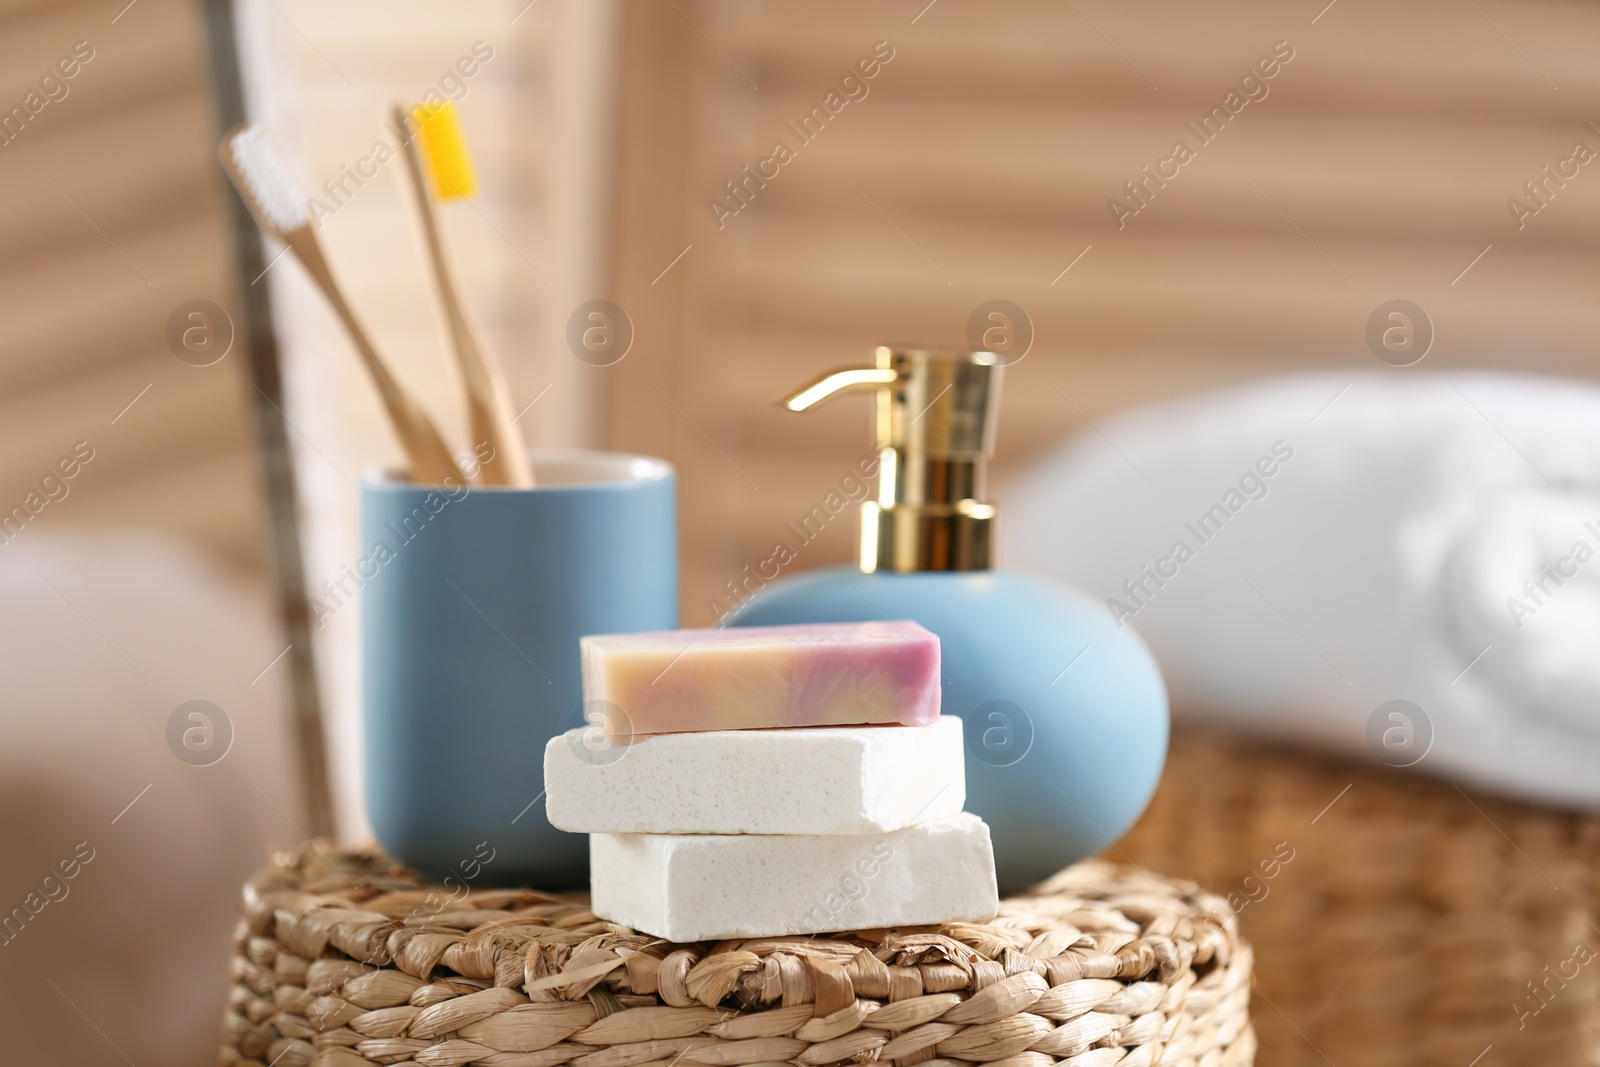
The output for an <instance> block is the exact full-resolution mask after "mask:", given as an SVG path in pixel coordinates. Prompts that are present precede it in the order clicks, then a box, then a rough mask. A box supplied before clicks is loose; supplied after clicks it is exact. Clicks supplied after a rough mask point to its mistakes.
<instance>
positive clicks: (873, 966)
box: [222, 844, 1255, 1067]
mask: <svg viewBox="0 0 1600 1067" xmlns="http://www.w3.org/2000/svg"><path fill="white" fill-rule="evenodd" d="M447 881H448V880H447ZM244 912H245V917H244V919H243V921H242V922H241V923H240V924H239V928H238V931H237V934H236V937H235V958H234V961H233V967H232V974H231V980H232V983H233V989H232V996H231V999H230V1005H229V1010H228V1015H227V1021H226V1024H225V1031H224V1047H223V1051H222V1062H223V1063H225V1064H246V1065H254V1064H261V1065H262V1067H265V1065H267V1064H276V1065H277V1067H301V1065H306V1064H312V1065H315V1067H361V1065H365V1064H395V1063H400V1064H405V1063H416V1064H419V1065H423V1067H454V1065H459V1064H484V1065H488V1067H562V1065H565V1064H570V1065H571V1067H641V1065H645V1064H661V1065H662V1067H666V1065H667V1064H678V1063H681V1064H684V1065H687V1067H715V1065H724V1067H741V1065H748V1064H765V1063H780V1062H792V1063H798V1064H802V1065H808V1067H824V1065H828V1064H834V1063H845V1062H852V1063H867V1062H874V1061H884V1062H889V1061H893V1062H894V1063H896V1064H902V1065H907V1067H909V1065H912V1064H933V1065H934V1067H944V1065H945V1064H949V1067H964V1065H968V1064H974V1063H1003V1064H1005V1065H1006V1067H1048V1065H1050V1064H1054V1063H1066V1064H1071V1065H1073V1067H1112V1065H1120V1067H1152V1065H1155V1064H1198V1063H1200V1062H1201V1061H1202V1060H1204V1062H1205V1064H1206V1065H1207V1067H1211V1065H1217V1067H1234V1065H1245V1064H1249V1063H1251V1062H1252V1061H1253V1057H1254V1051H1255V1039H1254V1035H1253V1033H1252V1032H1251V1030H1250V1024H1249V1017H1248V1001H1249V993H1250V950H1249V948H1248V946H1247V945H1245V944H1244V943H1243V942H1242V941H1241V940H1240V939H1239V935H1238V929H1237V926H1236V924H1235V920H1234V916H1233V913H1232V911H1231V909H1230V908H1229V907H1228V905H1227V904H1226V902H1225V901H1223V900H1222V899H1221V898H1220V897H1217V896H1213V895H1211V894H1207V893H1204V892H1201V891H1200V890H1199V889H1198V887H1196V886H1194V885H1193V884H1191V883H1187V882H1181V881H1173V880H1169V879H1165V878H1161V877H1159V876H1156V875H1153V874H1149V873H1147V872H1143V871H1136V870H1133V869H1130V868H1125V867H1120V866H1113V865H1110V864H1104V863H1098V862H1091V863H1083V864H1079V865H1077V866H1074V867H1070V868H1068V869H1067V870H1065V871H1063V872H1062V873H1061V874H1059V875H1057V876H1056V877H1055V878H1053V879H1051V880H1050V881H1049V882H1047V883H1045V884H1044V885H1042V886H1040V887H1038V888H1037V889H1036V890H1034V891H1033V892H1031V893H1029V894H1026V895H1023V896H1019V897H1014V898H1011V899H1009V900H1006V901H1005V902H1004V903H1003V904H1002V905H1001V910H1000V914H999V916H998V917H996V918H995V919H993V920H991V921H989V922H985V923H952V924H947V925H943V926H926V927H914V928H899V929H892V930H859V931H854V932H851V933H847V934H831V935H823V936H816V937H771V938H759V939H749V940H733V941H724V942H720V943H701V944H693V945H677V944H672V943H669V942H665V941H662V940H660V939H658V938H653V937H646V936H644V935H641V934H638V933H635V932H634V931H632V930H630V929H628V928H626V927H622V926H617V925H615V924H613V923H609V922H605V921H602V920H600V919H597V918H596V917H595V916H594V914H593V913H592V912H590V911H589V909H588V905H587V902H586V900H585V898H584V897H583V896H581V895H555V894H549V893H541V892H536V891H534V890H528V889H473V888H470V887H469V886H468V885H467V884H464V883H463V884H458V885H452V886H448V887H447V886H439V885H429V884H427V883H425V882H423V881H422V880H420V879H419V878H418V877H417V876H416V875H415V874H413V873H412V872H410V871H408V870H406V869H405V868H403V867H400V866H398V865H396V864H395V863H393V862H392V861H391V860H389V859H387V858H386V857H384V856H382V855H380V854H378V853H376V852H372V851H357V852H348V851H336V850H334V849H333V847H332V846H330V845H325V844H319V845H317V846H313V847H308V848H305V849H302V850H300V851H298V852H293V853H284V854H282V855H279V856H276V857H274V860H273V863H272V865H271V866H270V867H269V868H267V869H266V870H264V871H262V872H261V873H259V874H257V875H256V876H255V877H253V878H252V879H251V880H250V882H249V883H248V885H247V886H246V887H245V894H244Z"/></svg>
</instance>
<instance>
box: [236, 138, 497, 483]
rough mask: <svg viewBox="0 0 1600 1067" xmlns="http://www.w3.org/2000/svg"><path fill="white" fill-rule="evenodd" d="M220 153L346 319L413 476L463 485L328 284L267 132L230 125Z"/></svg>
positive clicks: (264, 224) (423, 417) (264, 225)
mask: <svg viewBox="0 0 1600 1067" xmlns="http://www.w3.org/2000/svg"><path fill="white" fill-rule="evenodd" d="M218 155H219V156H220V157H221V159H222V167H223V169H224V170H226V171H227V172H228V177H229V178H230V179H232V181H233V184H234V186H235V188H237V189H238V190H239V195H240V197H242V198H243V199H244V202H245V204H247V205H248V206H249V208H250V213H251V214H252V215H254V216H255V218H256V223H257V224H258V225H259V226H260V227H261V229H262V230H264V231H265V232H266V233H269V234H271V235H272V236H273V237H276V238H277V239H278V240H280V241H282V242H283V243H284V244H286V245H288V246H289V249H290V251H292V252H294V254H295V256H296V257H298V258H299V260H300V262H301V264H302V265H303V266H304V267H305V269H306V273H307V274H309V275H311V280H312V281H314V282H316V283H317V287H318V288H319V289H321V290H322V295H323V296H325V297H326V298H327V300H328V303H329V304H331V305H332V306H333V310H334V312H335V313H336V314H337V315H338V316H339V319H340V321H341V322H343V323H344V328H345V329H346V330H347V331H348V332H349V334H350V339H351V340H352V341H354V342H355V346H356V351H357V352H358V353H359V354H360V356H361V362H362V363H363V364H364V365H365V366H366V368H367V373H368V374H370V375H371V376H372V384H373V385H374V386H376V387H377V390H378V396H379V398H380V399H381V400H382V401H383V407H384V410H385V411H386V412H387V413H388V416H389V424H390V426H391V427H392V428H393V430H394V434H395V436H396V437H397V438H399V439H400V447H401V449H403V450H404V452H405V454H406V465H407V468H408V470H407V473H408V475H409V476H410V478H411V480H412V481H414V482H417V483H418V484H423V485H444V484H449V482H448V480H449V479H455V484H458V485H465V484H466V481H467V480H466V478H465V477H464V476H463V475H462V473H461V470H460V468H459V467H457V466H456V462H455V460H454V459H452V458H451V456H450V448H449V446H448V445H446V444H445V442H444V438H443V437H442V436H440V434H439V431H438V429H437V428H436V427H435V426H434V424H433V420H431V419H430V418H428V416H427V413H426V412H424V411H423V410H422V407H421V406H420V405H419V404H418V403H417V402H416V401H415V400H414V399H412V397H411V394H410V393H408V392H406V390H405V388H404V387H403V386H402V385H401V384H400V383H399V381H398V380H396V379H395V377H394V375H393V374H391V373H390V371H389V367H388V365H387V364H386V363H385V362H384V360H383V357H382V356H380V355H378V352H377V350H376V349H375V348H373V347H372V341H371V340H370V339H368V337H367V331H366V330H365V329H364V328H363V327H362V325H361V323H360V322H359V321H357V319H356V316H355V312H354V311H352V310H351V308H350V304H349V302H348V301H346V300H345V297H344V293H343V292H342V291H341V290H340V289H339V285H338V283H337V282H335V281H334V278H333V272H332V271H331V270H330V269H329V267H328V261H327V259H326V257H324V256H323V254H322V246H321V244H319V243H318V241H317V237H316V233H315V231H314V230H312V228H311V216H310V214H309V213H308V212H307V210H306V199H305V197H304V196H302V195H301V194H300V190H299V188H298V186H297V184H296V182H295V180H294V175H293V173H292V172H291V171H290V170H289V165H288V162H287V161H286V160H285V159H284V158H283V155H282V154H281V153H280V152H279V151H278V148H277V146H276V145H274V144H273V143H272V141H271V140H270V139H269V138H268V137H267V133H266V131H265V130H263V129H262V128H261V127H260V126H256V125H251V124H246V125H242V126H235V127H234V128H233V129H231V130H229V131H228V133H227V135H226V136H225V137H223V139H222V147H221V150H220V151H219V152H218Z"/></svg>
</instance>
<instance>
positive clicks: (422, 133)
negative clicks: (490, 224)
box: [411, 101, 478, 200]
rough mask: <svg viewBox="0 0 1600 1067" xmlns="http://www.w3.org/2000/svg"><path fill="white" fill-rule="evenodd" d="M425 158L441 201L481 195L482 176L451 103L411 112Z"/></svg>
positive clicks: (439, 103) (417, 106)
mask: <svg viewBox="0 0 1600 1067" xmlns="http://www.w3.org/2000/svg"><path fill="white" fill-rule="evenodd" d="M411 121H412V122H413V123H415V125H416V130H417V138H418V141H419V143H420V145H421V147H422V153H421V155H422V158H423V160H424V161H425V164H426V166H427V170H428V178H429V180H430V181H432V183H433V191H434V195H435V196H437V197H438V198H439V199H440V200H457V199H460V198H462V197H467V196H472V195H473V194H474V193H476V192H477V191H478V175H477V172H476V171H475V170H473V167H472V155H471V153H469V152H468V151H467V139H466V137H465V136H464V135H463V134H462V132H461V120H460V119H459V118H457V117H456V109H455V108H453V107H451V106H450V103H449V101H440V102H438V103H434V104H417V105H416V106H415V107H413V108H412V109H411Z"/></svg>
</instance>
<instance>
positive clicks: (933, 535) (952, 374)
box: [783, 347, 1001, 574]
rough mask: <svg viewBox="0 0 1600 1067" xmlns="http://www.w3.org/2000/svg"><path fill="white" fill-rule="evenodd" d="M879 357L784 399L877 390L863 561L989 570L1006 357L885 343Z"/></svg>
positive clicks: (901, 567) (798, 403) (815, 399)
mask: <svg viewBox="0 0 1600 1067" xmlns="http://www.w3.org/2000/svg"><path fill="white" fill-rule="evenodd" d="M874 357H875V358H874V364H875V365H874V366H872V367H857V368H851V369H848V370H838V371H834V372H832V373H831V374H825V375H823V376H822V377H821V378H819V379H817V380H816V381H815V382H812V383H811V384H810V385H808V386H806V387H805V388H804V389H802V390H800V391H799V392H798V393H795V394H794V395H793V396H791V397H789V398H788V399H787V400H785V401H784V402H783V403H784V406H785V407H787V408H788V409H789V410H790V411H805V410H806V409H807V408H810V407H814V406H815V405H817V404H819V403H821V402H822V401H824V400H827V399H829V398H830V397H834V396H838V395H839V394H841V393H847V392H863V391H866V390H869V389H870V390H872V391H874V392H875V393H876V394H877V403H878V412H877V428H878V459H879V466H878V499H877V500H875V501H874V500H869V501H867V502H866V503H864V504H862V505H861V569H862V570H863V571H866V572H867V573H869V574H870V573H872V572H873V571H878V570H890V571H896V572H900V573H906V572H910V571H981V570H988V569H989V566H990V542H991V539H992V536H993V534H992V531H993V527H994V508H993V507H992V506H991V505H989V504H986V503H984V502H983V496H984V463H985V462H986V461H987V460H988V459H989V457H990V456H991V455H993V454H994V431H995V420H996V415H997V412H998V410H999V406H1000V366H1001V365H1000V357H998V356H996V355H995V354H994V353H992V352H935V351H928V350H924V349H903V348H887V347H879V348H878V349H876V351H875V352H874Z"/></svg>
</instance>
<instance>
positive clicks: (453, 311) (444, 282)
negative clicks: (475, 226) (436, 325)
mask: <svg viewBox="0 0 1600 1067" xmlns="http://www.w3.org/2000/svg"><path fill="white" fill-rule="evenodd" d="M394 119H395V123H396V127H397V128H399V129H407V130H409V129H410V126H409V125H408V124H407V122H406V117H405V113H404V112H403V111H401V110H400V109H399V108H396V109H395V112H394ZM401 154H402V155H404V156H405V160H406V171H407V172H408V173H409V174H410V176H411V191H412V192H413V193H414V194H415V200H416V204H417V218H418V221H419V223H420V225H421V227H422V239H423V243H424V244H425V245H426V246H427V252H428V262H429V263H430V264H431V265H432V266H433V281H434V287H435V289H436V290H437V291H438V293H439V303H440V305H441V306H442V307H443V308H444V317H445V325H446V327H447V328H448V329H449V331H450V342H451V348H452V350H453V351H454V352H455V356H456V367H457V368H458V369H459V370H460V373H461V384H462V390H463V392H464V393H465V394H466V403H467V427H468V432H470V433H471V434H472V440H471V445H472V448H473V451H474V452H477V451H478V450H479V449H480V448H481V447H482V446H483V445H485V444H487V445H488V446H489V448H490V450H491V452H490V455H489V456H488V458H486V459H482V463H481V466H480V468H479V476H480V477H481V478H482V479H483V483H484V484H485V485H507V486H515V487H517V488H520V489H526V488H530V487H531V486H532V485H533V468H532V467H531V466H530V465H529V463H528V452H527V446H526V445H524V444H523V441H522V435H521V434H519V433H517V427H516V424H515V422H514V421H513V418H512V415H511V393H510V390H508V389H507V388H506V383H505V378H504V377H503V376H502V375H501V373H500V368H499V366H498V365H497V364H496V363H494V362H493V361H492V360H490V359H488V358H487V357H485V356H484V354H483V349H482V348H480V347H479V345H478V340H477V338H476V337H475V336H474V335H473V332H472V326H471V324H470V323H468V322H467V315H466V311H465V309H464V308H463V306H462V302H461V297H460V295H459V293H458V292H457V290H456V285H455V279H454V278H453V277H452V275H451V271H450V261H449V259H448V258H446V256H445V252H444V242H443V241H441V240H440V238H439V221H438V218H437V216H436V215H435V214H434V210H433V198H432V197H431V196H429V194H428V183H427V180H426V179H425V178H424V176H423V173H422V160H421V158H420V157H419V155H418V147H417V143H416V136H415V134H413V135H412V138H411V140H409V141H407V142H406V144H405V145H403V146H402V147H401ZM480 458H481V457H480Z"/></svg>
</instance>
